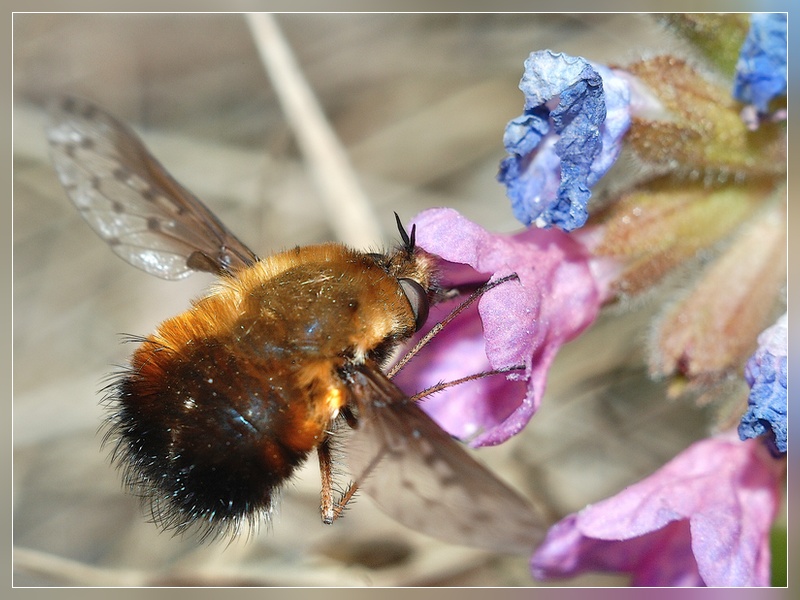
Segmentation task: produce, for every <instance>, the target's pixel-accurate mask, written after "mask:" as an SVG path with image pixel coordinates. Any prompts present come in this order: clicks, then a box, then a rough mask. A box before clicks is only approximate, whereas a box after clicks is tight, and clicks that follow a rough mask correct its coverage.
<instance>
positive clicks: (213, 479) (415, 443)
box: [47, 98, 543, 551]
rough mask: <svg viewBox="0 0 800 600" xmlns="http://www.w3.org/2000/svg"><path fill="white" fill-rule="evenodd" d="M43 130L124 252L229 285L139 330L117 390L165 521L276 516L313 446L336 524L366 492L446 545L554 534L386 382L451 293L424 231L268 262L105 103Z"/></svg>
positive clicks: (63, 174)
mask: <svg viewBox="0 0 800 600" xmlns="http://www.w3.org/2000/svg"><path fill="white" fill-rule="evenodd" d="M47 136H48V140H49V143H50V149H51V156H52V159H53V162H54V165H55V168H56V171H57V173H58V176H59V179H60V181H61V184H62V185H63V187H64V188H65V189H66V191H67V194H68V195H69V197H70V199H71V200H72V202H73V203H74V204H75V206H76V207H77V208H78V210H79V211H80V213H81V215H82V216H83V217H84V219H85V220H86V221H87V222H88V223H89V225H90V226H91V227H92V229H93V230H94V231H95V232H96V233H97V234H98V235H99V236H100V237H101V238H102V239H103V240H104V241H105V242H106V243H107V244H108V245H109V246H110V247H111V249H112V250H113V251H114V252H115V253H116V254H117V255H119V256H120V257H122V258H123V259H124V260H126V261H127V262H129V263H130V264H132V265H134V266H136V267H138V268H140V269H143V270H144V271H146V272H148V273H150V274H152V275H156V276H158V277H161V278H164V279H179V278H182V277H185V276H187V275H189V274H191V273H192V272H195V271H206V272H210V273H214V274H216V275H218V280H217V282H216V284H215V285H214V286H213V287H212V288H211V289H210V291H209V292H208V293H207V295H205V296H204V297H202V298H200V299H198V300H196V301H194V302H193V303H192V305H191V307H190V308H189V309H188V310H187V311H186V312H184V313H183V314H181V315H178V316H176V317H174V318H171V319H168V320H167V321H165V322H164V323H162V324H161V325H160V326H159V327H158V328H157V330H156V332H155V333H153V334H151V335H149V336H147V337H143V338H136V340H137V341H138V342H139V346H138V348H137V349H136V350H135V351H134V352H133V355H132V357H131V359H130V365H129V366H128V367H127V368H126V369H124V370H123V371H122V372H121V373H118V374H116V375H115V376H114V378H113V380H112V383H111V385H110V386H109V387H108V388H107V389H106V392H107V397H106V403H107V404H108V406H109V416H108V433H107V440H110V441H111V442H112V443H113V444H114V446H113V447H114V449H113V452H112V460H113V462H114V463H116V464H117V465H119V466H121V468H122V470H123V473H124V480H125V482H126V484H127V485H128V486H129V487H130V488H131V489H132V490H133V491H134V493H137V494H139V495H141V496H142V497H143V498H145V499H147V500H149V504H150V510H151V514H152V517H153V520H154V521H155V522H156V523H157V524H158V525H160V526H161V527H163V528H165V529H173V530H176V531H178V532H182V531H184V530H187V529H190V528H192V527H194V526H197V527H198V528H199V529H200V531H201V532H202V535H203V536H206V535H215V534H217V533H220V532H222V533H228V532H231V531H234V532H235V531H238V530H239V528H240V527H241V525H243V524H246V523H247V524H254V523H257V522H260V521H261V520H264V519H266V520H268V519H269V515H270V514H271V513H272V512H273V510H274V509H275V505H276V500H277V496H278V492H279V489H280V488H281V486H282V484H284V483H285V482H286V481H287V480H289V479H290V478H291V477H292V475H293V473H294V472H295V470H296V469H297V467H298V466H299V465H300V464H302V463H303V462H304V461H305V460H306V459H307V458H308V457H309V455H310V454H312V453H313V451H315V450H316V454H317V456H318V459H319V466H320V472H321V479H322V490H321V494H320V496H321V502H320V511H321V515H322V520H323V521H324V522H325V523H332V522H333V521H335V520H336V519H337V518H338V517H339V516H340V515H341V512H342V510H343V508H344V507H345V506H346V505H347V503H348V502H349V500H350V499H351V498H352V496H353V493H354V492H355V490H356V489H359V488H360V489H363V490H364V491H365V492H366V493H367V494H369V495H370V496H371V497H372V498H373V499H374V500H375V501H376V502H377V504H378V505H379V506H380V507H381V508H382V509H383V510H384V511H386V512H387V513H388V514H389V515H390V516H392V517H394V518H395V519H396V520H398V521H399V522H401V523H403V524H405V525H407V526H409V527H411V528H414V529H417V530H420V531H423V532H424V533H428V534H430V535H433V536H435V537H439V538H441V539H444V540H447V541H451V542H456V543H462V544H468V545H475V546H479V547H486V548H491V549H495V550H502V551H517V550H521V551H529V550H530V549H531V548H532V547H533V546H534V545H535V543H536V542H537V541H538V540H539V539H540V538H541V536H542V532H543V522H542V518H541V516H540V515H539V514H538V512H536V511H535V510H534V509H533V508H532V507H531V505H530V504H529V503H528V502H527V501H526V500H525V499H523V498H522V497H521V496H519V495H518V494H517V493H516V492H515V491H513V490H512V489H511V488H510V487H508V486H507V485H506V484H505V483H503V482H502V481H501V480H500V479H498V478H497V477H495V476H494V475H493V474H492V473H491V472H490V471H489V470H488V469H486V468H485V467H484V466H482V465H481V464H480V463H478V462H477V461H476V460H474V459H473V458H472V457H471V456H470V454H469V453H467V452H466V451H465V450H464V449H463V448H462V447H461V445H460V444H459V443H458V442H456V441H455V440H453V439H452V438H451V437H450V436H449V435H448V434H447V433H445V432H444V431H443V430H442V429H441V428H440V427H439V426H438V425H437V424H436V423H435V422H434V421H433V420H432V419H431V418H430V417H429V416H427V415H426V414H425V413H424V412H423V411H422V410H421V409H420V407H419V406H418V405H417V403H416V402H415V401H413V400H412V399H410V398H409V397H408V396H407V395H406V394H405V393H404V392H402V391H401V390H400V389H399V388H398V387H397V386H396V385H395V384H394V383H393V382H392V381H391V379H390V378H389V377H388V376H387V375H386V374H385V371H384V369H385V368H386V363H387V361H388V360H390V357H391V356H392V354H393V353H394V351H395V350H396V349H397V348H398V346H400V345H401V344H402V343H403V342H405V341H407V340H408V339H409V338H411V336H412V335H413V334H414V333H415V332H416V331H417V330H418V329H419V328H420V327H421V326H422V325H423V324H424V322H425V319H426V316H427V314H428V306H429V304H430V303H431V302H435V301H436V300H437V299H438V298H439V296H440V295H441V294H442V290H441V289H440V288H439V286H438V284H437V278H436V271H435V261H434V257H432V256H431V255H429V254H427V253H425V252H424V251H423V250H421V249H420V248H418V247H416V245H415V240H414V233H415V232H414V229H413V228H412V230H411V234H410V235H409V234H408V233H406V231H405V230H404V229H403V227H402V225H401V224H400V220H399V218H398V227H399V229H400V234H401V238H402V244H401V245H399V246H398V247H397V248H396V249H394V250H393V251H390V252H388V253H385V254H376V253H365V252H359V251H356V250H352V249H349V248H347V247H346V246H344V245H341V244H336V243H328V244H321V245H314V246H307V247H297V248H293V249H290V250H287V251H285V252H281V253H279V254H275V255H273V256H269V257H266V258H262V259H260V258H258V257H257V256H256V255H255V254H254V253H253V252H252V251H251V250H250V249H249V248H248V247H247V246H245V245H244V244H243V243H242V242H241V241H239V240H238V239H237V238H236V237H235V236H234V235H233V234H232V233H231V232H230V231H229V230H228V229H227V228H226V227H225V226H224V225H223V224H222V223H221V222H220V221H219V220H218V219H217V218H216V217H215V216H214V215H213V214H212V213H211V211H210V210H209V209H208V208H206V206H205V205H204V204H203V203H201V202H200V200H198V199H197V198H196V197H195V196H194V195H192V193H191V192H189V191H188V190H187V189H186V188H184V187H183V186H181V185H180V184H179V183H178V182H177V181H176V180H175V179H173V178H172V177H171V176H170V175H169V173H168V172H167V171H166V170H165V169H164V167H162V166H161V164H160V163H159V162H158V161H157V160H156V159H155V158H154V157H153V156H152V155H151V154H150V153H149V152H148V150H147V149H146V148H145V146H144V144H143V143H142V142H141V140H140V139H139V138H138V137H137V136H136V134H135V133H134V132H133V131H132V130H131V129H129V128H128V127H127V126H125V125H124V124H122V123H121V122H119V121H118V120H116V119H115V118H114V117H112V116H111V115H109V114H108V113H106V112H105V111H103V110H102V109H100V108H99V107H97V106H95V105H94V104H91V103H89V102H87V101H83V100H79V99H75V98H67V99H64V100H63V101H62V102H61V103H60V104H59V105H58V107H57V108H55V110H54V111H53V115H52V119H51V123H50V125H49V126H48V129H47ZM348 432H351V434H348ZM342 460H344V462H345V463H346V464H347V469H348V471H349V474H350V476H351V477H352V480H351V481H352V483H351V485H350V486H349V487H346V488H341V487H339V484H338V483H337V481H338V479H337V476H338V475H339V470H340V464H341V462H342Z"/></svg>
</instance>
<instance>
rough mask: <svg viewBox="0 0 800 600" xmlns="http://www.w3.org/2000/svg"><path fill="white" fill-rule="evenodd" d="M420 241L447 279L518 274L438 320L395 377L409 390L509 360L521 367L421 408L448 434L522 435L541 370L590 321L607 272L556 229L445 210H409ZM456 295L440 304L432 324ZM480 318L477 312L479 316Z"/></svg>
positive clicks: (535, 402) (541, 384)
mask: <svg viewBox="0 0 800 600" xmlns="http://www.w3.org/2000/svg"><path fill="white" fill-rule="evenodd" d="M414 224H415V225H416V240H417V245H419V246H420V247H421V248H423V249H425V250H426V251H428V252H431V253H433V254H436V255H438V256H439V257H441V258H442V259H444V261H446V262H444V263H443V265H442V267H443V279H444V281H443V283H444V284H445V286H447V285H455V284H466V283H475V284H478V285H479V284H482V283H484V282H486V281H488V280H489V279H490V278H500V277H503V276H506V275H511V274H512V273H516V274H517V275H518V277H519V281H509V282H507V283H503V284H501V285H499V286H497V287H495V288H493V289H492V290H490V291H489V292H487V293H486V294H484V295H483V297H482V298H481V299H480V301H479V302H478V308H477V310H472V311H466V312H465V313H463V314H462V315H460V316H459V317H458V318H457V319H456V320H455V321H454V322H453V323H452V324H450V325H448V326H447V327H445V328H444V330H443V331H442V332H441V333H440V334H439V335H437V336H436V337H435V338H434V339H433V341H432V342H431V343H430V344H429V345H428V346H426V347H425V349H424V350H423V351H422V352H421V353H420V355H419V357H417V358H415V359H414V360H413V361H410V363H409V365H408V366H406V367H405V369H404V370H403V371H401V373H400V374H399V375H398V376H397V379H396V381H397V382H398V383H399V385H400V386H401V387H402V388H403V389H405V390H408V391H410V390H421V389H424V388H427V387H430V386H432V385H435V384H437V383H439V382H442V381H453V380H455V379H458V378H460V377H464V376H466V375H471V374H474V373H480V372H483V371H487V370H491V369H499V368H504V367H510V366H514V365H523V366H524V371H520V372H519V373H516V374H512V375H509V376H500V375H495V376H492V377H487V378H484V379H481V380H477V381H474V382H470V383H468V384H463V385H459V386H455V387H453V388H449V389H447V390H445V391H443V392H440V393H437V394H435V395H433V396H431V397H428V398H426V399H425V401H424V402H423V403H422V407H423V408H424V409H425V410H426V411H427V412H428V413H429V414H431V416H432V417H433V418H434V419H436V420H437V421H438V422H439V424H440V425H442V427H444V428H445V429H446V430H447V431H448V432H450V433H451V434H453V435H455V436H457V437H460V438H462V439H465V438H471V437H473V436H477V437H474V439H473V440H472V444H473V445H475V446H483V445H493V444H498V443H501V442H503V441H504V440H506V439H508V438H509V437H511V436H513V435H514V434H516V433H518V432H519V431H520V430H521V429H522V428H523V427H524V426H525V425H526V424H527V422H528V421H529V420H530V418H531V416H532V415H533V413H534V412H535V411H536V409H537V408H538V407H539V403H540V401H541V398H542V394H543V392H544V388H545V383H546V379H547V371H548V369H549V368H550V365H551V363H552V361H553V359H554V357H555V355H556V353H557V352H558V349H559V348H560V347H561V346H562V344H564V343H566V342H567V341H569V340H570V339H572V338H574V337H575V336H576V335H578V334H579V333H580V332H581V331H583V330H584V329H585V328H586V327H588V326H589V325H590V324H591V323H592V322H593V321H594V319H595V317H596V316H597V313H598V309H599V307H600V304H601V302H602V300H603V298H604V296H605V293H606V285H605V284H604V283H603V281H604V280H605V278H603V277H600V276H598V274H597V272H596V271H597V270H598V266H599V263H598V264H594V263H591V262H590V261H591V260H592V259H591V257H590V255H589V253H588V251H587V250H586V249H585V247H584V246H583V245H582V244H581V243H579V242H578V241H576V239H575V238H574V236H573V237H570V236H568V235H567V234H565V233H564V232H562V231H558V230H528V231H524V232H522V233H519V234H517V235H495V234H491V233H489V232H487V231H486V230H484V229H482V228H481V227H479V226H478V225H476V224H475V223H472V222H471V221H469V220H467V219H466V218H464V217H462V216H461V215H459V214H458V213H457V212H456V211H454V210H451V209H433V210H427V211H425V212H423V213H421V214H419V215H417V217H415V219H414ZM455 305H457V302H455V303H452V302H451V303H447V304H446V305H443V306H439V307H436V308H435V310H433V311H432V314H431V316H430V317H429V323H433V322H436V321H439V320H441V319H442V318H443V317H444V316H445V315H446V314H447V313H449V312H450V311H451V310H452V309H453V307H454V306H455ZM478 316H480V318H478Z"/></svg>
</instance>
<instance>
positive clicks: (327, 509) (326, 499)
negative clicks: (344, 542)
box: [317, 438, 341, 525]
mask: <svg viewBox="0 0 800 600" xmlns="http://www.w3.org/2000/svg"><path fill="white" fill-rule="evenodd" d="M317 456H318V457H319V474H320V477H321V478H322V490H321V491H320V493H319V496H320V505H319V511H320V515H321V516H322V522H323V523H325V524H326V525H330V524H331V523H333V521H334V520H335V519H336V517H337V516H338V514H335V512H336V511H335V507H336V504H338V503H335V502H334V501H333V459H332V458H331V445H330V440H329V439H328V438H326V439H325V440H323V442H322V443H321V444H320V445H319V446H317ZM339 512H341V511H339Z"/></svg>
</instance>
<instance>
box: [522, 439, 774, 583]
mask: <svg viewBox="0 0 800 600" xmlns="http://www.w3.org/2000/svg"><path fill="white" fill-rule="evenodd" d="M784 470H785V462H784V461H782V460H776V459H775V458H773V457H772V456H771V455H770V454H769V452H768V451H767V449H766V448H765V446H764V445H763V444H762V443H760V441H758V440H749V441H747V442H741V441H739V439H738V438H737V436H736V435H735V434H734V433H730V434H726V435H723V436H719V437H714V438H710V439H706V440H703V441H700V442H697V443H695V444H694V445H692V446H690V447H689V448H688V449H687V450H685V451H684V452H683V453H681V454H679V455H678V456H677V457H676V458H674V459H673V460H672V461H670V462H669V463H668V464H666V465H665V466H664V467H662V468H661V469H659V470H658V471H656V472H655V473H653V475H651V476H650V477H648V478H646V479H644V480H643V481H640V482H639V483H636V484H634V485H632V486H630V487H628V488H626V489H625V490H623V491H622V492H620V493H619V494H617V495H616V496H614V497H613V498H609V499H607V500H604V501H602V502H599V503H597V504H594V505H590V506H588V507H587V508H585V509H583V510H582V511H580V512H579V513H576V514H572V515H570V516H568V517H566V518H565V519H563V520H562V521H560V522H559V523H557V524H556V525H555V526H553V527H552V528H551V529H550V532H549V533H548V535H547V538H546V539H545V541H544V543H543V544H542V545H541V546H540V547H539V549H538V550H537V551H536V553H535V554H534V556H533V559H532V561H531V568H532V570H533V574H534V577H536V578H538V579H547V578H553V577H568V576H573V575H576V574H579V573H583V572H586V571H610V572H626V573H630V574H631V575H632V583H633V585H647V586H689V585H692V586H701V585H708V586H765V585H769V582H770V551H769V530H770V526H771V524H772V521H773V519H774V517H775V512H776V510H777V506H778V502H779V491H780V482H781V480H782V477H783V473H784Z"/></svg>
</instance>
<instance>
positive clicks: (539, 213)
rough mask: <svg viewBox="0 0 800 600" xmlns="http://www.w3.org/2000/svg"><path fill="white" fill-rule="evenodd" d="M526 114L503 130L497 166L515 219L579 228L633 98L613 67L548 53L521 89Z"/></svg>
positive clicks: (533, 58)
mask: <svg viewBox="0 0 800 600" xmlns="http://www.w3.org/2000/svg"><path fill="white" fill-rule="evenodd" d="M519 87H520V89H521V90H522V92H523V93H524V94H525V106H524V113H523V114H522V115H521V116H519V117H517V118H515V119H512V120H511V121H510V122H509V123H508V125H507V126H506V131H505V135H504V136H503V144H504V145H505V147H506V150H507V151H508V153H509V154H510V156H509V157H507V158H505V159H504V160H503V161H502V163H501V164H500V172H499V174H498V177H497V178H498V180H499V181H500V182H501V183H503V184H505V186H506V193H507V194H508V197H509V198H510V199H511V205H512V209H513V211H514V216H515V217H516V218H517V219H518V220H520V221H521V222H522V223H523V224H525V225H530V224H532V223H536V224H537V225H538V226H540V227H550V226H553V225H555V226H557V227H559V228H561V229H563V230H564V231H571V230H573V229H576V228H578V227H581V226H582V225H583V224H584V223H585V222H586V219H587V217H588V212H587V208H586V206H587V204H588V202H589V197H590V196H591V192H590V188H591V187H592V186H593V185H594V184H595V183H597V181H598V180H599V179H600V178H601V177H602V176H603V175H604V174H605V173H606V171H608V169H609V168H610V167H611V165H612V164H613V163H614V161H615V160H616V159H617V156H618V155H619V152H620V149H621V140H622V136H623V135H624V133H625V132H626V131H627V129H628V126H629V125H630V116H629V113H628V106H629V103H630V94H629V91H628V84H627V82H626V81H625V79H624V78H621V77H617V76H616V75H615V73H614V71H612V70H611V69H608V68H606V67H603V66H600V65H594V64H591V63H589V62H588V61H586V60H584V59H583V58H579V57H572V56H567V55H566V54H556V53H553V52H551V51H550V50H544V51H541V52H533V53H532V54H531V55H530V56H529V57H528V59H527V60H526V61H525V73H524V75H523V77H522V80H521V81H520V84H519Z"/></svg>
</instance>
